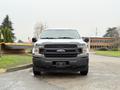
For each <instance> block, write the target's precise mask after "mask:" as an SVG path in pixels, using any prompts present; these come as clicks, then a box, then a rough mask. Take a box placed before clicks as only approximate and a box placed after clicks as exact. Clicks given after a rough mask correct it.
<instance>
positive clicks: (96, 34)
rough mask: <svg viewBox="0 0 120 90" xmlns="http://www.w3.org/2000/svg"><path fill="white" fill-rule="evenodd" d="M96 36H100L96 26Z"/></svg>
mask: <svg viewBox="0 0 120 90" xmlns="http://www.w3.org/2000/svg"><path fill="white" fill-rule="evenodd" d="M95 36H96V37H97V36H98V29H97V27H96V33H95Z"/></svg>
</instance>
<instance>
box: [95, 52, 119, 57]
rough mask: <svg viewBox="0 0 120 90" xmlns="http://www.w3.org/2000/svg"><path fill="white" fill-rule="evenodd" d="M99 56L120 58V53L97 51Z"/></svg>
mask: <svg viewBox="0 0 120 90" xmlns="http://www.w3.org/2000/svg"><path fill="white" fill-rule="evenodd" d="M96 54H97V55H104V56H112V57H120V51H96Z"/></svg>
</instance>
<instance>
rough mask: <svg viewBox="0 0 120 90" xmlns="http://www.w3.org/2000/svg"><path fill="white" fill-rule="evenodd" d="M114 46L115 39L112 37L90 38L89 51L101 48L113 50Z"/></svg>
mask: <svg viewBox="0 0 120 90" xmlns="http://www.w3.org/2000/svg"><path fill="white" fill-rule="evenodd" d="M113 44H114V38H111V37H90V38H89V44H88V46H89V49H90V50H96V49H100V48H108V49H112V48H113Z"/></svg>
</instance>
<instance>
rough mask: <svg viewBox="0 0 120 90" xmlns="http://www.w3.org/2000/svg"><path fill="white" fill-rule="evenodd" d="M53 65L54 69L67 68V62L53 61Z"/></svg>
mask: <svg viewBox="0 0 120 90" xmlns="http://www.w3.org/2000/svg"><path fill="white" fill-rule="evenodd" d="M53 65H54V66H56V67H66V66H69V62H68V61H53Z"/></svg>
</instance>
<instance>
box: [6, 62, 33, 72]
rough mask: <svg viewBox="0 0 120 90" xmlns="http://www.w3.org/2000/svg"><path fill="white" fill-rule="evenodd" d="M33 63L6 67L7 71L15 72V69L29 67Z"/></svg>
mask: <svg viewBox="0 0 120 90" xmlns="http://www.w3.org/2000/svg"><path fill="white" fill-rule="evenodd" d="M32 65H33V64H26V65H21V66H17V67H12V68H9V69H6V72H14V71H18V70H23V69H27V68H30V67H32Z"/></svg>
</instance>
